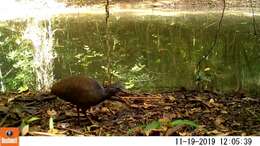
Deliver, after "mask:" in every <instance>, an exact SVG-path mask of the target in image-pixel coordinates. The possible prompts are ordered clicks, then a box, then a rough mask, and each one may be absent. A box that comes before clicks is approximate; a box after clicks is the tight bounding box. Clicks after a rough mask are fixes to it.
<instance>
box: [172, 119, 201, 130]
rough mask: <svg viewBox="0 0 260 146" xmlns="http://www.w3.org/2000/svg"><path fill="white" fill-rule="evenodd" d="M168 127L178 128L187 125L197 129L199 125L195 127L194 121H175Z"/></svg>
mask: <svg viewBox="0 0 260 146" xmlns="http://www.w3.org/2000/svg"><path fill="white" fill-rule="evenodd" d="M170 125H171V126H172V127H174V126H180V125H187V126H190V127H192V128H198V126H199V125H197V124H196V123H195V122H194V121H190V120H175V121H172V122H171V123H170Z"/></svg>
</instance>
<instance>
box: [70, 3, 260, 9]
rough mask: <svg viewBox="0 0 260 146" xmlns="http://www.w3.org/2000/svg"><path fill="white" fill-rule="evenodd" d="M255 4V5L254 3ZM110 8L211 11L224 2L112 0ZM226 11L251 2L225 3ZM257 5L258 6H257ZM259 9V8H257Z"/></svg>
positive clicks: (246, 5)
mask: <svg viewBox="0 0 260 146" xmlns="http://www.w3.org/2000/svg"><path fill="white" fill-rule="evenodd" d="M65 4H66V6H67V7H71V6H80V7H85V6H93V5H96V6H102V7H103V6H104V5H105V4H106V1H104V0H95V1H78V2H66V3H65ZM254 4H255V3H254ZM109 5H110V8H113V7H117V8H121V9H133V8H146V9H147V8H158V9H177V10H179V9H181V10H189V11H193V10H200V11H201V10H209V9H214V10H218V9H223V5H224V4H223V1H220V0H196V1H194V0H112V1H110V3H109ZM225 5H226V9H229V8H231V9H232V10H235V9H241V8H242V9H245V8H250V6H251V3H250V2H244V1H243V0H230V1H226V2H225ZM255 5H256V4H255ZM256 8H257V7H256Z"/></svg>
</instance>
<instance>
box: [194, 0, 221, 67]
mask: <svg viewBox="0 0 260 146" xmlns="http://www.w3.org/2000/svg"><path fill="white" fill-rule="evenodd" d="M225 9H226V0H223V9H222V14H221V17H220V20H219V23H218V29H217V31H216V34H215V38H214V42H213V44H212V46H211V47H210V48H209V50H208V52H207V53H206V55H204V56H202V58H201V59H200V60H199V62H198V64H197V68H198V69H200V65H201V63H202V61H203V60H204V59H206V58H208V57H209V56H210V55H211V53H212V51H213V49H214V48H215V46H216V44H217V40H218V37H219V33H220V30H221V26H222V21H223V18H224V14H225Z"/></svg>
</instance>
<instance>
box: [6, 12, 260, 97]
mask: <svg viewBox="0 0 260 146" xmlns="http://www.w3.org/2000/svg"><path fill="white" fill-rule="evenodd" d="M219 17H220V15H216V14H214V13H208V14H196V15H192V14H183V15H179V16H168V17H162V16H133V15H126V14H116V15H112V16H111V18H110V22H109V23H110V24H109V25H110V29H109V32H108V35H106V31H105V19H104V18H105V17H104V15H90V14H82V15H63V16H62V15H61V16H58V17H55V18H53V22H52V25H53V30H59V31H56V33H55V44H54V46H55V51H56V52H57V58H56V59H55V61H54V75H55V78H56V79H60V78H63V77H65V76H68V75H71V74H87V75H90V76H92V77H95V78H97V79H98V80H99V81H100V82H103V81H104V80H106V79H107V76H106V73H107V70H108V68H107V62H108V61H107V60H108V58H109V59H110V61H111V66H110V71H111V74H112V79H113V80H119V81H122V82H124V83H125V84H126V87H128V88H130V89H133V90H159V91H161V90H172V89H175V88H179V87H186V88H189V89H194V88H196V87H197V82H198V80H197V75H196V74H194V72H195V67H196V64H197V62H198V60H200V59H201V57H202V56H203V54H205V52H206V51H207V50H208V49H209V48H210V46H211V45H212V43H213V41H214V36H215V33H216V29H217V23H218V21H219ZM259 18H260V17H259V16H257V17H256V20H257V24H256V25H257V26H259V25H260V24H259V23H260V22H259V20H260V19H259ZM252 26H253V25H252V19H251V18H250V17H246V16H233V15H226V16H225V17H224V20H223V28H222V31H221V32H220V37H219V40H218V41H217V46H216V47H215V49H214V50H213V53H212V55H211V56H210V57H209V58H208V59H207V60H206V61H205V62H203V64H202V67H203V68H202V71H201V72H200V74H199V76H200V80H199V82H201V83H202V84H201V85H202V87H203V88H204V89H211V90H215V91H234V90H242V89H243V90H250V91H251V93H256V92H258V90H257V89H258V88H259V86H260V66H259V63H260V60H259V58H260V57H259V56H260V52H259V51H258V50H259V48H260V39H259V37H257V36H255V35H253V27H252ZM258 31H260V30H258ZM107 43H108V44H109V45H110V48H111V51H112V52H110V53H108V51H107V48H108V47H107ZM4 65H5V66H8V65H10V64H8V63H5V64H4ZM3 72H7V71H6V70H4V71H3ZM9 78H11V76H10V77H9Z"/></svg>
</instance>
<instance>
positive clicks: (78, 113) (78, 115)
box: [77, 106, 80, 125]
mask: <svg viewBox="0 0 260 146" xmlns="http://www.w3.org/2000/svg"><path fill="white" fill-rule="evenodd" d="M77 114H78V125H80V121H79V120H80V119H79V116H80V115H79V107H78V106H77Z"/></svg>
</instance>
